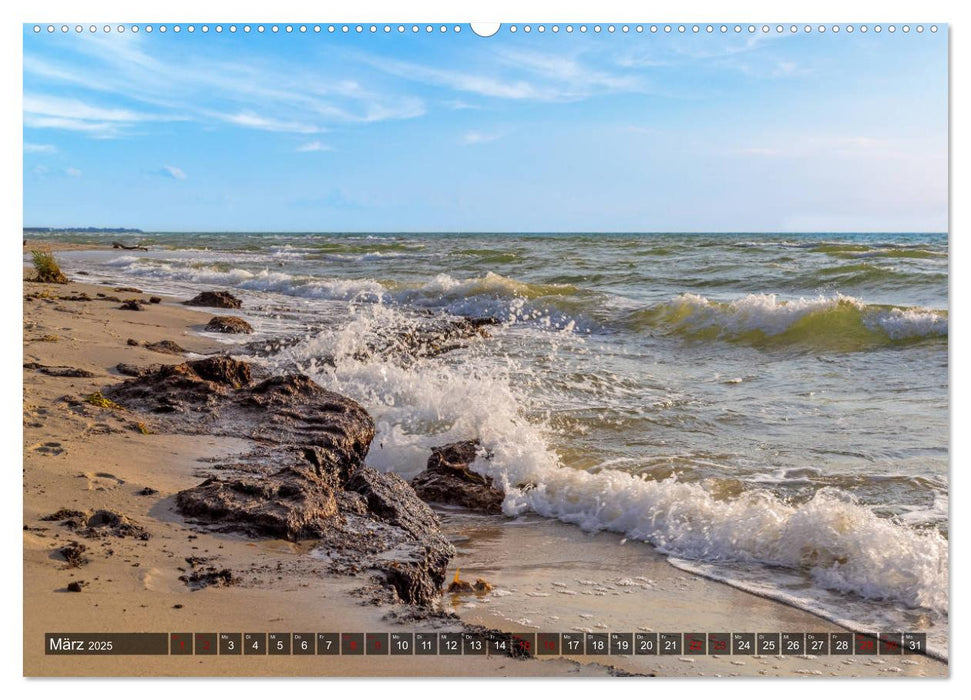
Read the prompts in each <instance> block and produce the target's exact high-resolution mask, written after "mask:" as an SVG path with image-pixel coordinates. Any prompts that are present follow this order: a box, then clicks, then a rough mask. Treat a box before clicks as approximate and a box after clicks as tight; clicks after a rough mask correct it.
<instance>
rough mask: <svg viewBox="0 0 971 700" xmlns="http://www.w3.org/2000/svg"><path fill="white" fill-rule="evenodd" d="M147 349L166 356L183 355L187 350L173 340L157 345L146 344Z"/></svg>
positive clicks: (162, 341)
mask: <svg viewBox="0 0 971 700" xmlns="http://www.w3.org/2000/svg"><path fill="white" fill-rule="evenodd" d="M145 347H146V348H147V349H149V350H151V351H153V352H160V353H162V354H164V355H182V354H183V353H185V348H183V347H182V346H181V345H179V344H178V343H176V342H175V341H172V340H160V341H158V342H157V343H145Z"/></svg>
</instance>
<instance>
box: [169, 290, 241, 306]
mask: <svg viewBox="0 0 971 700" xmlns="http://www.w3.org/2000/svg"><path fill="white" fill-rule="evenodd" d="M183 303H184V304H185V305H186V306H209V307H212V308H214V309H239V308H242V306H243V302H242V301H240V300H239V299H237V298H236V297H234V296H233V295H232V294H230V293H229V292H225V291H222V292H200V293H199V294H196V295H195V296H194V297H192V298H191V299H189V300H188V301H186V302H183Z"/></svg>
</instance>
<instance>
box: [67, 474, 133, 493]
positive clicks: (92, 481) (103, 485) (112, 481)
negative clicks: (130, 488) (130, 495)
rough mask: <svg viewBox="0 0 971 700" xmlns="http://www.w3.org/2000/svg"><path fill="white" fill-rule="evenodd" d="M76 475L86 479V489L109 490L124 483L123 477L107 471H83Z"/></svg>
mask: <svg viewBox="0 0 971 700" xmlns="http://www.w3.org/2000/svg"><path fill="white" fill-rule="evenodd" d="M78 476H81V477H84V478H85V479H87V480H88V491H111V490H112V489H116V488H118V487H119V486H121V485H122V484H124V483H125V481H124V480H123V479H119V478H118V477H117V476H115V475H114V474H109V473H108V472H85V473H84V474H79V475H78Z"/></svg>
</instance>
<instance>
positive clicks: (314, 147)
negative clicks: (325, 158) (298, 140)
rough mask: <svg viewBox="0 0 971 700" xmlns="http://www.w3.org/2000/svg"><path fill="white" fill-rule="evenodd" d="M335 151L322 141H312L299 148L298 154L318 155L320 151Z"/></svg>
mask: <svg viewBox="0 0 971 700" xmlns="http://www.w3.org/2000/svg"><path fill="white" fill-rule="evenodd" d="M332 150H334V149H333V148H331V147H330V146H328V145H327V144H326V143H321V142H320V141H310V142H309V143H305V144H303V145H301V146H298V147H297V153H317V152H319V151H332Z"/></svg>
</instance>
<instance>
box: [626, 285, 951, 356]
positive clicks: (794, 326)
mask: <svg viewBox="0 0 971 700" xmlns="http://www.w3.org/2000/svg"><path fill="white" fill-rule="evenodd" d="M630 324H631V326H632V327H634V328H635V329H638V330H643V329H656V330H660V331H662V332H668V333H675V334H679V335H683V336H686V337H689V338H696V339H700V340H705V339H719V340H728V341H734V342H740V343H748V344H751V345H756V346H803V347H806V348H809V349H830V350H865V349H869V348H872V347H879V346H885V345H892V344H900V343H907V342H915V341H919V340H924V339H929V338H942V337H946V336H947V332H948V321H947V312H946V311H935V310H931V309H922V308H913V307H896V306H883V305H874V304H865V303H864V302H862V301H860V300H859V299H855V298H853V297H848V296H843V295H835V296H831V297H825V296H820V297H816V298H811V299H805V298H801V299H797V300H794V301H784V300H780V299H779V298H778V297H777V296H776V295H775V294H749V295H748V296H745V297H742V298H740V299H736V300H734V301H730V302H721V301H712V300H710V299H708V298H706V297H704V296H700V295H698V294H682V295H681V296H679V297H677V298H675V299H674V300H672V301H669V302H666V303H662V304H658V305H656V306H653V307H650V308H648V309H642V310H639V311H636V312H634V313H633V314H632V317H631V319H630Z"/></svg>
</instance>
